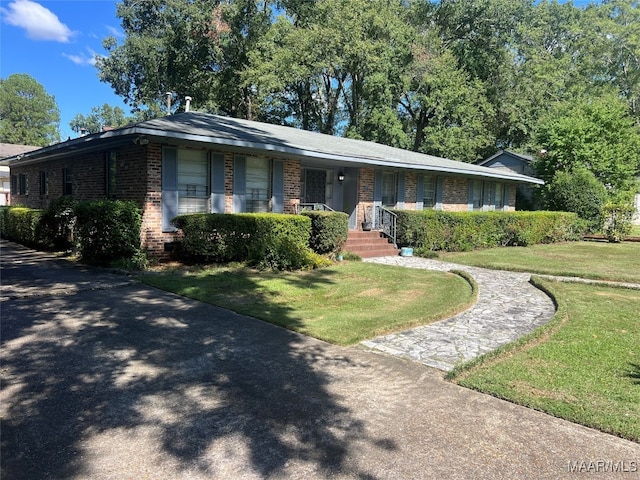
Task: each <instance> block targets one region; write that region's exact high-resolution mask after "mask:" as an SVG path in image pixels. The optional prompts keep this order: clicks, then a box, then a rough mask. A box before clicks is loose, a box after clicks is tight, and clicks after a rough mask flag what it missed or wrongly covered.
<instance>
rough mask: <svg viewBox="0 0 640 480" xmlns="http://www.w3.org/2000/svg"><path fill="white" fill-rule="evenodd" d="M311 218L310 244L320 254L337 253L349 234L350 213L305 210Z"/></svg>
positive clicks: (306, 214) (303, 213)
mask: <svg viewBox="0 0 640 480" xmlns="http://www.w3.org/2000/svg"><path fill="white" fill-rule="evenodd" d="M301 215H305V216H307V217H309V218H310V219H311V237H310V239H309V246H310V247H311V248H312V249H313V251H314V252H316V253H318V254H320V255H335V254H337V253H339V252H340V251H341V250H342V247H344V244H345V243H346V242H347V236H348V235H349V215H347V214H346V213H343V212H323V211H305V212H302V213H301Z"/></svg>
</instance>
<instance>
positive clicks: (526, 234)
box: [394, 210, 585, 255]
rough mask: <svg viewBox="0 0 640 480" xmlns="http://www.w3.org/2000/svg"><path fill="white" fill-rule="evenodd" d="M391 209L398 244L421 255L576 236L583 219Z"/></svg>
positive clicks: (554, 214)
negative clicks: (395, 217) (394, 220)
mask: <svg viewBox="0 0 640 480" xmlns="http://www.w3.org/2000/svg"><path fill="white" fill-rule="evenodd" d="M394 212H395V213H396V214H397V215H398V230H397V243H398V245H399V246H411V247H414V248H415V249H416V253H417V254H420V255H424V254H426V252H428V251H439V250H444V251H451V252H460V251H468V250H474V249H478V248H488V247H496V246H518V245H519V246H527V245H532V244H535V243H553V242H561V241H567V240H578V239H579V238H580V237H581V236H582V234H583V233H584V230H585V225H584V222H583V221H582V220H580V219H579V218H578V217H577V215H576V214H574V213H567V212H442V211H434V210H425V211H409V210H395V211H394Z"/></svg>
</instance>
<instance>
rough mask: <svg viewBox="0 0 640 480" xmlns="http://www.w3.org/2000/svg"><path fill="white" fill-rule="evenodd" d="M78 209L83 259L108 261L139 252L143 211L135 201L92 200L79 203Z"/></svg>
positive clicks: (137, 254) (78, 233) (95, 261)
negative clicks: (141, 211)
mask: <svg viewBox="0 0 640 480" xmlns="http://www.w3.org/2000/svg"><path fill="white" fill-rule="evenodd" d="M75 211H76V216H77V235H78V243H79V253H80V256H81V257H82V259H83V260H85V261H88V262H92V263H98V264H108V263H110V262H113V261H119V260H122V259H132V258H137V257H139V256H140V228H141V226H142V214H141V213H140V209H139V208H138V206H137V205H136V204H135V203H134V202H131V201H122V200H90V201H86V202H81V203H79V204H78V205H77V206H76V209H75Z"/></svg>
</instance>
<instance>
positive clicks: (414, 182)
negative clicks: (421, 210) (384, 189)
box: [404, 173, 419, 210]
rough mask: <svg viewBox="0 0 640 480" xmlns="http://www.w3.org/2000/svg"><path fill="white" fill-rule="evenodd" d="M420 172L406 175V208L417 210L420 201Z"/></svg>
mask: <svg viewBox="0 0 640 480" xmlns="http://www.w3.org/2000/svg"><path fill="white" fill-rule="evenodd" d="M418 175H419V174H418V173H407V174H406V175H405V176H404V208H405V210H415V209H416V202H417V201H418Z"/></svg>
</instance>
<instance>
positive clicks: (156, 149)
mask: <svg viewBox="0 0 640 480" xmlns="http://www.w3.org/2000/svg"><path fill="white" fill-rule="evenodd" d="M108 151H109V152H116V198H117V199H120V200H133V201H135V202H136V203H137V204H138V205H139V206H140V208H142V209H143V219H142V231H141V244H142V246H143V248H144V249H145V250H146V251H147V252H148V253H149V254H150V255H151V256H153V257H156V258H160V259H162V258H166V257H168V256H169V255H170V253H169V252H167V251H165V250H166V248H165V247H166V245H167V244H171V243H173V242H175V241H176V240H178V239H179V233H176V232H162V145H160V144H148V145H133V144H131V145H126V146H122V147H119V148H116V149H111V150H108ZM222 153H224V155H225V212H226V213H231V212H232V211H233V163H234V154H233V153H231V152H222ZM106 157H107V151H100V152H92V153H88V154H80V155H70V156H68V157H62V158H59V159H55V160H51V161H47V162H40V163H34V164H31V165H26V166H16V167H13V168H12V169H11V175H19V174H25V175H26V176H27V194H26V195H13V196H12V203H13V204H14V205H25V206H27V207H31V208H41V209H44V208H47V207H48V205H49V203H50V202H51V200H53V199H55V198H58V197H60V196H61V195H62V193H63V178H62V172H63V169H65V168H67V169H71V174H72V183H73V197H74V198H76V199H77V200H95V199H102V198H106ZM41 171H46V172H47V174H48V193H47V194H46V195H40V172H41ZM301 171H302V165H301V161H300V160H298V159H285V160H284V212H285V213H289V214H293V213H295V212H296V207H297V205H298V204H299V203H300V197H301V185H300V175H301ZM419 174H420V173H418V172H407V173H406V174H405V192H404V194H405V195H404V197H405V209H407V210H415V208H416V201H417V181H418V175H419ZM374 176H375V169H374V168H370V167H366V168H361V169H360V171H359V175H358V184H357V189H358V191H357V196H358V202H359V206H358V209H357V219H356V225H357V226H358V228H360V224H361V222H363V221H364V214H365V211H367V212H368V214H369V215H371V214H372V207H373V191H374ZM505 188H507V199H508V203H507V205H505V209H508V210H515V198H516V187H515V185H508V184H507V185H505ZM467 197H468V180H467V179H466V178H462V177H453V176H448V177H444V181H443V193H442V209H443V210H445V211H466V210H467ZM369 219H370V220H373V219H372V218H371V217H370V218H369Z"/></svg>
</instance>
